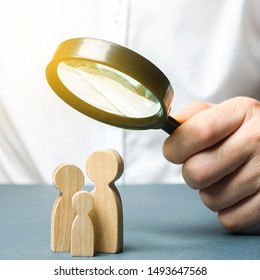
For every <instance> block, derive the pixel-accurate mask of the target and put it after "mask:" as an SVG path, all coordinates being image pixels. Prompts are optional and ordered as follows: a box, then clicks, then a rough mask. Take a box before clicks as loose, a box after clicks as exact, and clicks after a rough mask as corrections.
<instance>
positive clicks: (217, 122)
mask: <svg viewBox="0 0 260 280" xmlns="http://www.w3.org/2000/svg"><path fill="white" fill-rule="evenodd" d="M234 99H235V98H233V99H230V100H227V101H225V102H223V103H221V104H219V105H216V106H213V107H211V108H210V109H207V110H205V111H202V112H200V113H198V114H196V115H194V116H193V117H191V118H190V119H189V120H188V121H186V122H185V123H183V124H182V125H181V126H180V127H179V128H178V129H176V131H175V132H174V133H172V134H171V135H170V136H169V137H168V138H167V139H166V141H165V143H164V147H163V153H164V156H165V157H166V158H167V159H168V160H169V161H171V162H173V163H177V164H180V163H183V162H184V161H185V160H187V159H188V158H189V157H190V156H192V155H194V154H196V153H198V152H200V151H202V150H204V149H206V148H208V147H210V146H212V145H215V144H216V143H218V142H219V141H221V140H223V139H224V138H226V137H227V136H228V135H230V134H231V133H233V132H234V131H236V130H237V129H238V128H239V127H240V126H241V124H242V122H243V120H244V118H245V115H246V112H245V111H246V110H245V109H244V107H243V106H241V104H238V102H235V101H234Z"/></svg>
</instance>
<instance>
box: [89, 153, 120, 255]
mask: <svg viewBox="0 0 260 280" xmlns="http://www.w3.org/2000/svg"><path fill="white" fill-rule="evenodd" d="M123 169H124V164H123V159H122V158H121V156H120V155H119V154H118V153H117V152H116V151H114V150H100V151H95V152H93V153H92V154H91V155H90V156H89V158H88V159H87V162H86V173H87V175H88V177H89V179H90V180H92V181H93V182H94V185H95V188H94V191H93V192H92V196H93V200H94V206H93V209H92V211H91V213H90V217H91V220H92V223H93V226H94V244H95V245H94V249H95V251H96V252H103V253H118V252H120V251H122V249H123V210H122V201H121V197H120V194H119V192H118V190H117V188H116V186H115V184H114V182H115V181H116V180H117V179H119V178H120V176H121V175H122V173H123Z"/></svg>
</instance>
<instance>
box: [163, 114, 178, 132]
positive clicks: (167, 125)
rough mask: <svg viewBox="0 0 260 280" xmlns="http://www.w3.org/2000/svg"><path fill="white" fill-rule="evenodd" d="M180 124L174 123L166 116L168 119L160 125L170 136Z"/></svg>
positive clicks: (173, 120)
mask: <svg viewBox="0 0 260 280" xmlns="http://www.w3.org/2000/svg"><path fill="white" fill-rule="evenodd" d="M180 125H181V124H180V123H179V122H178V121H176V120H175V119H174V118H172V117H171V116H168V118H167V119H166V120H165V122H164V123H163V125H162V129H163V130H164V131H165V132H167V133H168V134H172V133H173V132H174V130H176V129H177V128H178V127H179V126H180Z"/></svg>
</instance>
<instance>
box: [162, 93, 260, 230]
mask: <svg viewBox="0 0 260 280" xmlns="http://www.w3.org/2000/svg"><path fill="white" fill-rule="evenodd" d="M174 117H175V118H176V119H177V120H178V121H180V122H181V123H183V124H182V125H181V126H180V127H179V128H178V129H177V130H176V131H175V132H174V133H173V134H172V135H170V136H169V137H168V138H167V139H166V141H165V143H164V147H163V153H164V156H165V157H166V158H167V159H168V160H169V161H171V162H173V163H176V164H183V168H182V173H183V178H184V180H185V181H186V183H187V184H188V185H190V186H191V187H192V188H194V189H198V190H199V192H200V197H201V200H202V201H203V202H204V204H205V205H206V206H207V207H208V208H210V209H211V210H213V211H215V212H218V218H219V221H220V223H221V224H222V225H223V226H224V227H225V228H226V229H228V230H231V231H241V230H244V229H246V228H249V227H251V226H254V225H257V224H258V223H260V102H258V101H257V100H254V99H251V98H248V97H236V98H232V99H229V100H227V101H225V102H223V103H220V104H218V105H213V104H208V103H202V102H195V103H192V104H190V105H188V106H187V107H186V108H184V109H183V110H182V111H181V112H180V113H178V114H177V115H175V116H174Z"/></svg>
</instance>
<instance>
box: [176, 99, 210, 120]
mask: <svg viewBox="0 0 260 280" xmlns="http://www.w3.org/2000/svg"><path fill="white" fill-rule="evenodd" d="M212 106H214V104H212V103H206V102H201V101H194V102H192V103H189V104H188V105H187V106H185V107H184V108H182V109H181V110H180V111H179V112H177V113H176V114H174V115H173V117H174V119H176V120H178V121H179V122H180V123H184V122H185V121H187V120H188V119H190V118H191V117H192V116H194V115H196V114H197V113H199V112H201V111H204V110H206V109H208V108H210V107H212Z"/></svg>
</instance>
